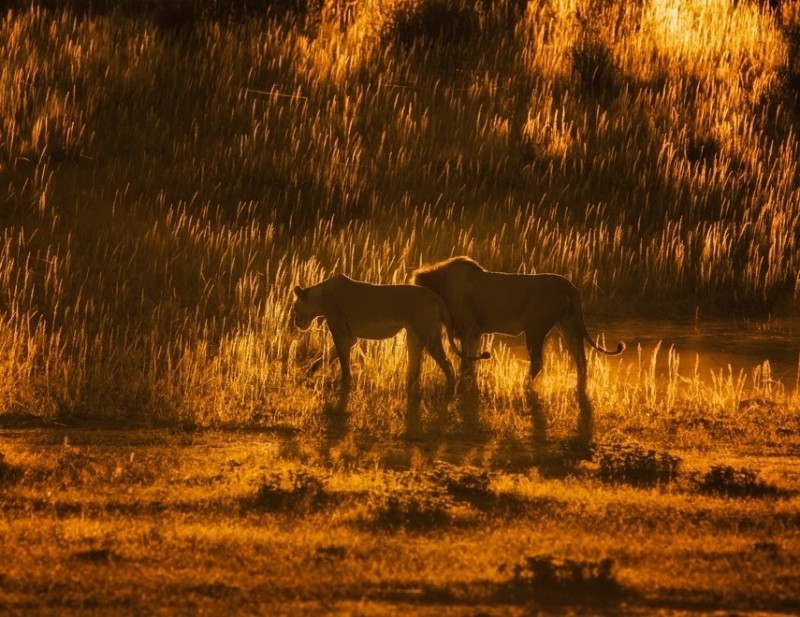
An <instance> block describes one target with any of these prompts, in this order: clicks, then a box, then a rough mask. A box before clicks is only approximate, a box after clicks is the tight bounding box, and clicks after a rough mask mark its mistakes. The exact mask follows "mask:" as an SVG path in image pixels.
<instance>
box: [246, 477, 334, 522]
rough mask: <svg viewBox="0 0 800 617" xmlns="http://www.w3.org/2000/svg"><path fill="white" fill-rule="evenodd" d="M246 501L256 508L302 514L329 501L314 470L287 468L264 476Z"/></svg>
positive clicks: (321, 481) (328, 496)
mask: <svg viewBox="0 0 800 617" xmlns="http://www.w3.org/2000/svg"><path fill="white" fill-rule="evenodd" d="M245 501H246V504H247V505H249V506H251V507H252V508H254V509H257V510H264V511H269V512H285V513H291V514H305V513H308V512H313V511H317V510H320V509H322V508H324V507H326V506H329V505H330V503H331V495H330V494H329V493H328V492H326V490H325V483H324V481H323V480H322V479H321V478H319V477H318V476H317V475H315V474H314V473H311V472H308V471H304V470H288V471H284V472H277V473H272V474H269V475H265V476H264V477H263V478H262V480H261V483H260V484H259V486H258V489H257V490H256V494H255V496H254V497H253V498H252V499H251V500H245Z"/></svg>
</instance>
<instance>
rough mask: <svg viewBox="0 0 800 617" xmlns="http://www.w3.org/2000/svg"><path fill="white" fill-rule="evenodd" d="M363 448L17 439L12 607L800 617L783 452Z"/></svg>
mask: <svg viewBox="0 0 800 617" xmlns="http://www.w3.org/2000/svg"><path fill="white" fill-rule="evenodd" d="M363 437H364V435H363V433H362V432H361V431H359V430H357V429H356V430H352V431H350V430H348V431H345V432H344V433H343V434H341V435H335V434H331V433H324V434H322V435H321V436H320V438H318V439H317V438H309V437H308V436H307V435H304V434H302V433H284V434H283V435H278V434H274V433H249V434H248V433H215V432H210V433H209V432H205V433H201V434H188V433H179V434H174V433H169V432H166V431H149V432H148V431H145V432H142V431H96V430H95V431H76V430H70V429H58V428H56V429H46V430H28V431H7V430H6V431H3V432H2V434H0V448H1V449H2V453H3V454H4V457H3V458H1V459H0V487H2V491H3V493H2V494H3V498H2V501H1V502H0V504H1V507H2V517H0V531H2V533H0V550H2V553H3V555H4V556H5V557H6V558H5V559H4V560H3V562H2V563H1V564H0V583H2V584H0V608H2V609H3V611H4V613H7V614H10V615H14V614H20V615H22V614H30V613H31V612H37V613H48V612H53V613H58V614H92V613H97V614H101V613H106V612H108V611H113V612H115V613H117V614H141V613H143V612H144V613H161V614H175V613H187V612H191V613H194V612H217V611H219V610H226V611H229V612H231V611H232V612H234V613H239V612H241V613H254V612H255V613H264V612H269V613H281V614H287V613H290V614H319V613H320V612H322V613H359V614H397V612H413V613H414V614H431V615H433V614H437V615H441V614H448V615H451V614H452V615H456V614H459V615H460V614H474V613H475V611H476V610H484V611H486V613H487V614H510V615H517V614H518V615H523V614H531V612H537V611H545V612H558V613H562V612H576V613H578V614H597V613H604V612H613V613H615V614H619V613H622V614H651V613H654V612H658V611H679V612H682V613H684V612H685V613H686V614H691V613H694V612H698V613H708V612H713V611H737V612H739V611H776V612H780V611H783V612H786V613H791V612H795V611H797V610H798V607H800V588H798V581H797V576H796V572H797V568H798V565H800V564H798V555H799V554H800V553H799V552H798V548H800V547H799V546H798V543H800V536H798V532H797V525H796V519H797V511H798V508H797V506H798V497H797V461H796V458H793V457H791V456H789V457H787V456H785V455H784V453H783V452H782V451H781V450H780V449H775V448H770V447H769V446H764V444H763V443H762V444H758V446H757V450H758V453H757V454H756V453H754V451H753V450H752V449H750V451H749V452H745V451H743V450H741V449H737V448H729V447H722V448H713V449H710V450H705V451H700V450H697V449H694V448H688V449H685V448H671V449H670V450H669V451H665V450H659V451H655V452H650V453H648V451H647V449H636V448H635V447H631V446H626V447H625V448H622V447H620V446H619V445H618V444H617V445H615V444H614V443H609V442H606V443H601V444H599V445H598V452H597V454H596V456H595V458H594V461H593V462H586V461H583V462H581V461H578V460H573V461H570V460H569V458H568V457H566V455H565V452H557V451H551V452H547V451H538V453H537V451H536V450H535V449H534V450H531V449H530V448H528V449H527V451H526V452H523V451H522V450H519V449H516V448H514V447H509V446H508V445H507V444H506V445H504V444H503V443H502V442H501V441H498V440H496V439H495V438H492V439H488V440H486V441H481V440H474V439H473V440H458V439H453V438H452V437H448V438H444V436H442V437H443V438H442V439H441V440H438V439H436V438H435V437H428V438H426V439H421V440H418V441H414V442H406V443H404V444H398V443H397V442H390V443H388V444H387V443H380V442H375V441H369V440H364V439H363ZM349 455H352V458H348V456H349ZM511 460H515V462H516V463H517V464H520V465H521V467H522V468H523V469H524V470H523V469H518V468H517V467H515V464H514V463H513V462H510V461H511ZM668 460H671V461H673V462H674V463H675V466H673V465H672V464H666V463H665V461H668ZM715 469H716V471H715Z"/></svg>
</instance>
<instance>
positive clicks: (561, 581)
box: [512, 555, 621, 600]
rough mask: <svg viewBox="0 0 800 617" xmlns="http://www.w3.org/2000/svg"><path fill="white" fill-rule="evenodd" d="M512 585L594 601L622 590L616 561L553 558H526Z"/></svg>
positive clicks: (539, 556) (518, 569) (538, 591)
mask: <svg viewBox="0 0 800 617" xmlns="http://www.w3.org/2000/svg"><path fill="white" fill-rule="evenodd" d="M512 585H513V587H514V588H516V589H517V590H518V591H531V592H534V593H535V594H536V595H537V596H538V595H541V594H545V595H548V596H551V597H553V596H555V597H556V598H557V597H560V596H563V595H564V594H568V595H569V596H571V597H572V599H573V600H575V599H576V598H578V597H584V598H591V599H593V600H596V599H599V598H602V597H603V596H608V595H615V594H617V593H619V592H620V591H621V587H620V585H619V583H618V582H617V580H616V578H615V576H614V561H613V560H612V559H610V558H605V559H601V560H600V561H576V560H573V559H556V558H554V557H552V556H551V555H537V556H534V557H527V558H526V560H525V563H524V564H522V565H516V566H515V567H514V578H513V580H512Z"/></svg>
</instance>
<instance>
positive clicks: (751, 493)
mask: <svg viewBox="0 0 800 617" xmlns="http://www.w3.org/2000/svg"><path fill="white" fill-rule="evenodd" d="M699 490H700V492H702V493H706V494H708V495H721V496H725V497H765V496H770V495H777V494H778V492H779V491H778V489H777V487H775V486H774V485H772V484H768V483H767V482H764V481H763V480H759V479H758V471H755V470H753V469H747V468H746V467H742V468H741V469H735V468H733V467H731V466H730V465H714V466H712V467H711V469H710V470H709V471H708V473H706V474H705V476H703V479H702V480H701V481H700V484H699Z"/></svg>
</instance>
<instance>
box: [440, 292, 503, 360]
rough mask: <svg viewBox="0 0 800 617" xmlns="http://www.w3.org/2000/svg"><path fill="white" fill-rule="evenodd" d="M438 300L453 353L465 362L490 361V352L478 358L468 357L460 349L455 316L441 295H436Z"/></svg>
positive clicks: (483, 353)
mask: <svg viewBox="0 0 800 617" xmlns="http://www.w3.org/2000/svg"><path fill="white" fill-rule="evenodd" d="M434 293H435V292H434ZM436 299H437V301H438V302H439V313H440V314H441V316H442V323H443V324H444V330H445V332H446V333H447V340H448V342H449V343H450V347H452V348H453V351H454V352H456V354H457V355H458V356H459V357H461V358H464V359H465V360H488V359H489V358H491V357H492V354H490V353H489V352H488V351H484V352H481V353H480V354H479V355H477V356H468V355H466V354H465V353H464V352H463V351H462V350H461V349H459V348H458V345H456V339H455V336H454V334H453V316H452V315H451V314H450V309H448V308H447V304H445V301H444V300H443V299H442V297H441V296H440V295H439V294H436Z"/></svg>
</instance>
